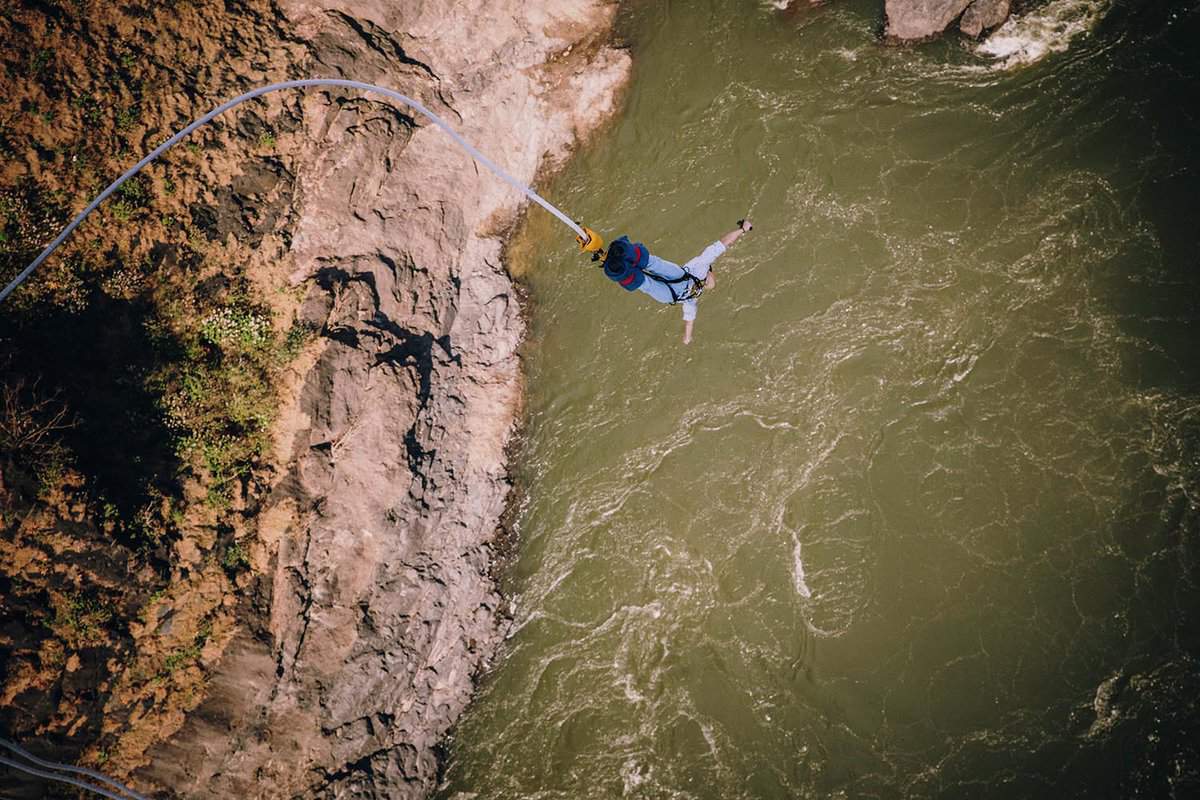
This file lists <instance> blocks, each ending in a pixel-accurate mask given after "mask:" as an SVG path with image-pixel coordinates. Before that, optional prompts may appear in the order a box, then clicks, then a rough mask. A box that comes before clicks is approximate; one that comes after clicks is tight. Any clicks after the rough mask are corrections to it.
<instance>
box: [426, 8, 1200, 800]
mask: <svg viewBox="0 0 1200 800" xmlns="http://www.w3.org/2000/svg"><path fill="white" fill-rule="evenodd" d="M881 5H882V4H881V3H880V2H878V1H877V0H841V1H840V2H836V3H830V4H828V5H826V6H823V7H819V8H811V9H810V8H807V7H805V8H803V9H802V10H799V11H791V12H789V11H782V10H779V9H777V8H775V7H773V6H772V5H770V4H768V3H762V2H741V3H729V2H715V1H713V2H707V3H706V2H700V1H696V2H670V3H656V2H634V3H630V4H628V5H627V6H626V7H625V8H624V9H623V11H622V17H621V25H620V28H621V30H622V31H623V34H622V35H623V37H624V38H625V40H626V41H627V42H628V44H629V46H630V47H631V50H632V53H633V57H634V60H635V73H634V79H633V83H632V86H631V89H630V94H629V96H628V102H627V105H626V107H625V109H624V111H623V113H622V114H621V116H620V117H619V118H618V119H617V120H616V121H615V123H614V124H613V125H612V126H611V127H609V128H608V129H606V130H605V131H604V132H603V133H602V134H601V135H600V136H599V137H598V139H597V140H596V141H595V142H594V143H593V144H592V145H591V146H589V147H588V148H587V149H586V150H585V151H584V152H582V153H580V154H579V156H578V157H577V158H576V159H575V160H574V161H573V163H572V165H571V166H570V167H569V168H568V169H567V171H566V172H565V173H563V174H562V175H560V176H559V177H558V178H556V179H555V180H554V181H553V183H552V184H551V185H550V186H548V187H546V188H547V194H548V196H549V197H551V198H553V199H554V200H555V201H556V202H558V203H560V204H561V205H562V206H563V207H564V208H567V209H569V210H570V211H571V213H573V214H574V215H577V216H578V217H580V218H582V219H584V220H586V221H587V222H588V224H589V225H591V226H593V227H595V228H596V229H597V230H600V231H602V232H604V233H605V234H606V235H607V236H608V237H609V238H611V237H613V236H615V235H617V234H619V233H625V232H628V233H630V234H631V235H632V237H633V238H634V239H636V240H641V241H644V242H646V243H647V244H648V245H649V246H650V248H651V249H652V250H653V251H654V252H656V253H657V254H659V255H661V256H663V257H665V258H668V259H672V260H676V261H683V260H685V259H687V258H690V257H691V256H693V255H695V254H696V253H698V252H699V251H700V250H701V249H702V248H703V247H704V245H706V244H707V243H708V242H710V241H712V240H713V239H715V238H716V237H717V236H718V235H720V234H722V233H724V232H725V231H727V230H729V229H730V228H731V227H732V226H733V222H734V221H735V220H736V219H738V218H739V217H740V216H742V215H743V214H744V213H746V212H747V211H748V212H749V214H750V216H751V217H752V218H753V220H754V221H755V223H756V229H755V231H754V232H753V233H752V234H750V235H749V236H747V237H745V238H744V239H743V240H742V241H740V242H738V243H737V244H736V245H735V246H734V247H733V248H731V250H730V251H729V252H728V253H727V254H726V255H725V256H724V257H722V258H721V259H720V260H719V261H718V262H717V265H716V276H717V280H718V284H717V287H716V288H715V289H714V290H713V291H711V292H710V293H706V295H705V296H704V298H703V299H702V300H701V303H700V314H699V319H698V320H697V323H696V337H695V341H694V342H693V343H692V344H691V345H690V346H688V347H685V346H683V345H682V344H681V342H680V337H681V332H682V324H681V322H680V313H679V309H678V308H668V307H666V306H660V305H658V304H656V303H654V302H652V301H651V300H649V299H648V298H646V297H645V296H644V295H641V294H634V295H629V294H626V293H624V292H623V291H621V290H620V289H619V288H618V287H616V286H615V285H614V284H612V283H610V282H608V281H606V280H605V279H604V277H603V276H602V275H601V274H600V272H599V270H596V269H594V268H592V267H590V266H584V265H583V262H582V261H581V259H580V258H579V257H578V256H577V255H576V254H574V253H573V252H572V250H571V249H570V248H569V247H568V246H567V242H566V240H565V238H564V232H563V230H562V229H561V227H559V226H558V225H557V223H556V222H555V221H553V220H551V219H550V218H549V217H547V216H545V215H538V214H537V213H536V210H535V212H531V213H533V214H534V216H533V217H531V223H530V230H529V231H528V232H527V234H526V235H527V236H528V237H530V241H531V242H532V244H533V245H534V246H535V248H536V249H537V252H538V255H537V256H536V257H535V258H533V259H532V263H531V264H530V265H529V272H528V276H527V281H528V284H529V287H530V294H531V299H532V309H533V318H532V321H531V331H530V339H529V342H528V345H527V348H526V369H527V374H528V394H529V397H528V408H527V410H526V420H525V422H526V441H525V444H524V447H523V449H522V451H521V453H520V455H519V458H518V462H517V466H516V469H517V474H516V479H517V484H518V486H519V488H520V495H519V496H520V497H521V500H520V501H519V505H518V507H517V509H516V519H515V527H516V530H517V533H518V536H519V556H518V560H517V562H516V563H515V564H514V565H513V566H512V567H511V568H510V570H509V572H508V574H507V576H506V590H507V591H508V592H509V593H510V595H511V596H512V598H513V603H514V606H515V610H514V614H515V622H514V625H513V629H512V633H511V635H510V637H509V638H508V640H507V641H506V643H505V646H504V648H503V650H502V652H501V653H500V655H499V657H498V661H497V665H496V667H495V669H494V670H493V672H492V673H491V674H489V675H488V676H486V677H485V679H484V681H483V684H482V687H481V691H480V694H479V696H478V698H477V700H476V702H475V703H474V705H473V706H472V707H471V708H470V709H469V710H468V713H467V714H466V716H465V717H464V719H463V721H462V722H461V724H460V725H459V727H458V729H457V731H456V733H455V736H454V738H453V740H452V741H451V743H450V750H449V758H448V762H447V766H446V772H445V776H444V779H443V784H442V787H441V789H440V790H439V796H440V797H443V798H458V799H459V800H463V799H464V798H469V797H479V798H593V797H595V798H609V797H611V798H619V797H633V798H809V797H813V798H816V797H847V798H855V797H885V798H890V797H947V798H951V797H953V798H958V797H964V798H965V797H970V798H984V797H997V798H1022V797H1059V796H1067V797H1172V796H1177V797H1188V796H1200V757H1198V756H1197V755H1196V746H1195V742H1196V741H1200V701H1198V700H1197V694H1198V692H1197V689H1200V630H1198V628H1197V612H1198V611H1200V591H1198V587H1197V569H1196V567H1197V550H1196V548H1197V534H1198V532H1200V524H1198V520H1200V514H1198V510H1200V505H1198V504H1200V489H1198V476H1200V400H1198V398H1200V367H1198V363H1197V355H1198V354H1200V336H1197V322H1198V321H1200V310H1198V306H1200V300H1198V298H1200V262H1198V259H1197V255H1196V253H1197V250H1196V245H1197V243H1198V241H1200V234H1198V232H1197V228H1198V226H1200V219H1198V209H1200V202H1198V200H1200V188H1198V187H1200V183H1198V177H1200V174H1198V173H1200V168H1198V167H1197V155H1196V152H1195V149H1196V146H1197V145H1198V144H1200V135H1198V134H1200V111H1198V110H1197V109H1196V107H1195V105H1194V102H1193V101H1192V100H1191V99H1189V97H1190V95H1189V93H1190V92H1191V91H1193V90H1194V85H1195V82H1196V79H1197V75H1198V74H1200V70H1198V69H1197V64H1198V62H1200V56H1198V55H1197V51H1198V48H1197V44H1196V42H1197V37H1198V36H1200V10H1198V4H1197V3H1195V2H1190V3H1168V2H1148V3H1134V2H1127V3H1121V2H1116V3H1109V2H1103V0H1094V1H1093V0H1052V1H1051V2H1050V3H1049V5H1047V6H1044V7H1043V8H1042V10H1041V11H1039V12H1035V14H1034V15H1033V16H1031V17H1027V18H1026V19H1025V20H1024V21H1023V22H1021V23H1019V24H1017V25H1015V26H1010V27H1009V28H1006V29H1005V30H1004V31H1002V36H1000V37H998V38H997V39H994V40H993V44H991V45H989V46H988V47H989V48H990V49H991V52H988V51H986V50H982V49H980V48H978V47H977V46H974V45H970V44H966V43H963V42H961V41H956V40H953V39H951V40H946V41H941V42H935V43H932V44H928V45H924V46H920V47H909V48H890V47H883V46H881V45H880V44H879V43H878V41H877V39H876V36H877V32H878V29H879V26H880V22H881V20H880V6H881Z"/></svg>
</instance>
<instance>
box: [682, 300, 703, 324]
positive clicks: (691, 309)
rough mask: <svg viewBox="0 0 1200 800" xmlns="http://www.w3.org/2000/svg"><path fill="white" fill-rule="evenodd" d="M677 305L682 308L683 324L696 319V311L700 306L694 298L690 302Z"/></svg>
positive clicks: (685, 301)
mask: <svg viewBox="0 0 1200 800" xmlns="http://www.w3.org/2000/svg"><path fill="white" fill-rule="evenodd" d="M679 305H681V306H683V321H684V322H691V321H692V320H694V319H695V318H696V309H697V308H699V307H700V304H699V303H698V302H696V299H695V298H692V299H691V300H684V301H683V302H682V303H680V304H679Z"/></svg>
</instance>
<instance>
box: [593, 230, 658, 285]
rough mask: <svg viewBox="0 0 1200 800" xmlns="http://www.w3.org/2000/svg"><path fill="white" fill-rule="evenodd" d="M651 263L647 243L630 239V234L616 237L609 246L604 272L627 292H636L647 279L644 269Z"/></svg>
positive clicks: (605, 257)
mask: <svg viewBox="0 0 1200 800" xmlns="http://www.w3.org/2000/svg"><path fill="white" fill-rule="evenodd" d="M649 263H650V251H649V250H647V249H646V245H644V244H642V243H641V242H638V243H637V244H634V243H633V242H631V241H629V237H628V236H622V237H621V238H620V239H616V240H615V241H613V243H612V244H610V245H609V246H608V253H607V254H606V255H605V256H604V274H605V275H606V276H607V277H608V279H609V280H611V281H614V282H616V284H617V285H618V286H620V287H621V288H622V289H624V290H625V291H627V292H636V291H637V289H638V287H639V286H641V285H642V284H643V283H644V282H645V281H646V273H644V272H643V271H642V270H643V269H645V268H646V265H647V264H649Z"/></svg>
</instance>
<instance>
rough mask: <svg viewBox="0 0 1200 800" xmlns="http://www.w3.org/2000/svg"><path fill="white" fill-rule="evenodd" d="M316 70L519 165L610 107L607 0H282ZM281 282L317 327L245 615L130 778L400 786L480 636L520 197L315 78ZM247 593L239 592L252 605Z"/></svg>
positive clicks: (515, 379)
mask: <svg viewBox="0 0 1200 800" xmlns="http://www.w3.org/2000/svg"><path fill="white" fill-rule="evenodd" d="M282 10H283V13H284V16H285V18H286V19H287V21H288V23H289V24H290V25H291V26H292V28H293V29H294V30H295V31H297V32H298V35H299V36H300V37H301V38H302V39H303V40H305V41H308V42H310V43H311V46H312V50H313V59H314V63H313V67H312V72H313V73H314V74H324V75H331V74H333V75H344V76H353V77H355V78H356V79H359V80H366V81H372V82H377V83H381V84H386V85H389V86H392V87H395V88H397V89H399V90H400V91H404V92H406V93H410V94H412V95H414V96H416V97H417V98H419V99H421V101H422V102H424V103H425V104H426V105H428V106H429V107H430V108H431V109H433V110H434V111H435V112H436V113H439V114H442V115H444V116H445V117H446V118H448V119H449V120H451V121H452V124H454V125H456V127H457V128H458V129H459V131H460V132H461V133H462V134H463V135H464V136H465V137H467V138H468V139H469V140H471V141H473V142H476V143H478V144H479V146H480V147H481V148H482V149H484V150H485V151H486V152H488V153H490V154H493V155H494V157H495V158H496V159H497V160H498V161H499V162H500V163H501V164H502V165H504V166H505V167H506V168H508V169H509V170H510V171H511V172H512V173H513V174H514V175H516V176H518V177H519V178H521V179H523V180H532V179H533V177H534V175H535V174H536V173H537V171H538V169H539V168H540V167H541V166H543V165H544V164H546V163H554V162H556V161H558V160H561V159H562V158H563V157H564V156H565V155H566V154H567V152H568V150H569V149H570V147H571V146H572V145H573V143H574V142H575V141H576V140H577V138H578V137H579V136H581V135H583V134H585V133H586V132H587V131H588V130H589V129H590V128H591V127H592V126H594V125H596V124H597V123H599V122H600V121H602V120H603V119H604V118H605V117H606V116H607V115H608V114H609V113H611V111H612V109H613V103H614V92H615V91H616V89H617V88H618V87H619V86H620V85H621V84H622V82H623V80H624V78H625V74H626V71H627V68H628V59H627V57H626V56H625V55H623V54H622V53H619V52H617V51H614V50H612V49H609V48H608V47H606V46H604V45H603V44H602V43H603V41H604V40H605V38H606V36H607V34H608V31H609V27H610V25H611V22H612V16H613V13H614V11H615V8H614V7H613V6H611V5H601V4H595V3H590V2H577V3H569V4H567V3H553V4H544V5H543V4H525V3H516V2H514V3H511V4H508V5H504V7H503V8H501V7H500V6H498V5H497V4H495V3H490V4H484V3H480V4H476V5H474V6H471V5H464V4H449V3H426V4H415V5H408V4H390V3H376V4H367V5H363V4H353V3H348V2H347V3H336V2H330V3H323V4H320V5H319V6H318V5H316V4H312V3H305V2H291V3H285V4H284V5H283V7H282ZM303 109H304V110H303V116H304V129H305V130H306V131H307V132H308V135H307V136H306V137H305V143H304V148H305V152H304V155H303V157H301V159H300V162H301V165H302V166H300V168H299V170H298V174H297V195H298V199H297V207H298V215H299V221H298V223H297V225H296V228H295V238H294V240H293V246H292V251H291V256H292V258H293V260H294V269H293V271H292V273H291V275H290V278H289V279H290V280H291V282H292V283H307V284H308V285H310V286H311V287H312V288H311V290H310V291H309V292H308V296H307V299H306V300H305V303H304V306H303V312H302V314H303V317H304V318H305V319H306V320H307V321H309V322H310V323H311V324H312V325H314V326H316V327H319V328H320V329H321V330H322V331H324V332H325V335H324V336H323V338H322V340H321V343H320V347H319V349H318V351H317V352H315V353H314V354H313V356H312V359H313V361H312V365H311V367H307V366H306V369H305V372H304V375H303V380H302V384H301V386H302V388H301V389H300V391H299V392H298V393H297V394H296V396H295V397H294V398H293V399H294V403H293V406H292V407H291V408H290V409H289V413H287V414H285V416H284V424H283V425H282V426H281V427H280V429H279V437H280V439H279V447H280V455H281V461H283V462H285V463H286V464H287V465H288V469H287V474H286V476H285V477H284V478H283V479H282V480H281V481H279V483H278V484H277V485H276V487H275V488H274V489H273V490H272V492H271V494H270V497H269V498H268V499H267V501H266V503H265V510H264V512H263V513H262V515H261V516H260V518H259V537H258V539H259V541H260V542H262V543H263V547H264V548H266V549H267V550H268V551H271V552H273V554H274V558H273V559H272V564H271V575H270V582H269V585H268V584H267V583H265V582H264V584H263V586H262V587H261V588H262V596H261V598H260V599H259V600H258V602H259V603H260V604H261V608H262V611H263V612H264V614H263V616H262V617H261V619H260V622H259V625H257V626H254V625H251V626H247V627H246V628H245V629H244V631H243V632H241V633H240V634H239V635H238V636H237V637H236V638H235V639H234V641H233V642H232V643H231V645H230V646H229V648H228V649H227V651H226V654H225V657H224V659H223V660H222V662H221V663H220V664H219V665H218V667H217V669H216V670H215V672H214V674H213V676H212V679H211V682H210V686H211V691H210V697H209V699H208V700H206V701H205V702H204V703H202V704H201V705H200V707H199V708H198V709H197V710H196V712H194V713H193V714H192V716H191V717H190V718H189V720H188V721H187V723H185V725H184V726H183V728H182V729H181V730H180V731H179V733H178V734H176V735H175V736H174V737H172V738H171V739H170V741H168V742H167V743H165V744H164V745H163V746H162V747H160V748H158V749H157V750H156V751H155V752H153V753H152V759H151V763H150V764H149V765H148V766H147V767H146V768H145V769H144V770H142V771H141V773H139V776H140V777H141V778H143V779H145V780H147V781H149V782H151V783H154V784H157V785H160V786H169V787H173V788H175V789H176V790H177V791H180V792H181V793H182V794H196V795H200V794H214V793H215V794H218V795H234V794H238V795H242V796H262V797H267V796H271V797H278V796H290V795H303V796H316V797H325V796H329V797H333V796H348V795H351V794H353V795H355V796H381V797H410V796H411V797H419V796H423V795H425V794H426V793H427V791H428V790H429V788H430V787H431V786H432V785H433V783H434V781H435V779H436V774H437V761H436V757H435V748H436V747H437V745H438V743H439V741H440V740H441V738H442V737H443V735H444V734H445V733H446V731H447V729H448V728H449V726H450V725H451V724H452V723H453V722H454V720H455V719H456V718H457V717H458V715H459V713H460V712H461V711H462V709H463V707H464V706H465V704H466V702H467V700H468V698H469V696H470V693H471V689H472V679H473V677H474V676H475V674H476V673H477V672H478V671H479V670H480V669H481V668H482V667H484V666H485V665H486V664H487V660H488V658H489V656H490V654H491V653H492V652H493V651H494V649H495V647H496V645H497V643H498V638H499V635H500V631H499V628H498V627H497V620H498V615H499V614H500V611H501V609H500V598H499V596H498V595H497V593H496V587H495V584H494V581H493V578H492V574H491V565H492V563H493V544H492V542H493V539H494V537H495V534H496V531H497V526H498V523H499V519H500V515H501V513H502V511H503V509H504V505H505V498H506V494H507V489H508V484H507V481H506V475H505V448H506V446H507V444H508V441H509V437H510V435H511V432H512V429H513V423H514V419H515V416H516V413H517V410H518V405H519V400H520V374H519V369H518V359H517V353H516V348H517V345H518V343H519V342H520V340H521V336H522V322H521V316H520V309H519V306H518V302H517V297H516V295H515V293H514V288H513V285H512V283H511V281H510V280H509V278H508V276H507V275H506V273H505V269H504V266H503V262H502V257H501V254H502V245H503V234H504V232H505V231H508V230H510V229H511V228H512V226H513V224H514V222H515V220H516V213H517V209H518V200H519V197H518V196H517V194H516V193H515V192H513V191H512V190H511V189H509V188H508V187H507V186H506V185H504V184H502V183H501V182H499V181H498V180H497V179H496V178H495V177H494V176H492V175H491V174H490V173H487V172H483V171H481V170H480V169H479V168H477V167H475V166H474V165H473V164H472V163H471V162H470V161H469V160H468V159H466V158H465V157H464V155H463V154H462V153H461V152H460V151H459V150H458V149H457V148H456V147H455V146H454V145H453V144H452V143H451V142H450V141H449V140H448V139H447V138H446V137H445V135H444V134H443V133H442V132H440V131H438V130H437V129H435V128H432V127H426V126H425V125H424V123H423V122H422V121H421V120H419V119H413V118H412V117H411V116H410V115H409V114H408V113H407V112H406V111H404V110H403V109H396V108H393V107H392V106H390V105H388V104H386V103H379V102H375V101H374V100H372V99H370V98H358V97H347V96H339V95H322V94H313V95H310V96H308V97H306V98H305V100H304V103H303ZM252 605H253V603H251V602H250V601H248V602H247V611H248V612H250V611H251V609H250V606H252Z"/></svg>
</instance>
